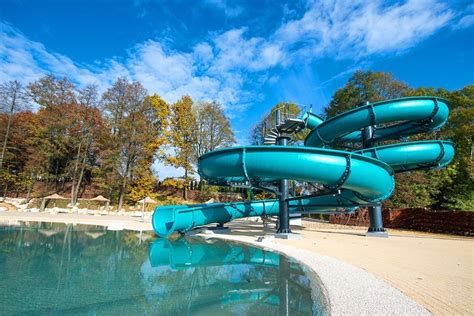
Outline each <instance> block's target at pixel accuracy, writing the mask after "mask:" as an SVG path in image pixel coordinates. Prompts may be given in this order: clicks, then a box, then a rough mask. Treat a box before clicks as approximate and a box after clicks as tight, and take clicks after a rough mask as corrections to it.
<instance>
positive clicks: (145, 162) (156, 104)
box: [128, 94, 170, 202]
mask: <svg viewBox="0 0 474 316" xmlns="http://www.w3.org/2000/svg"><path fill="white" fill-rule="evenodd" d="M144 102H145V105H146V108H149V109H150V110H151V112H150V115H151V117H150V118H149V122H150V127H149V131H148V132H147V133H149V134H150V136H152V137H150V138H149V140H148V142H147V143H146V144H145V147H144V151H143V155H142V157H140V159H139V160H138V162H137V168H136V171H135V173H134V175H133V179H132V183H131V185H130V191H129V195H128V197H129V200H131V201H133V202H137V201H138V200H141V199H143V198H144V197H146V196H153V195H154V194H153V191H154V189H155V186H156V177H155V176H154V174H153V172H152V165H153V162H154V161H155V158H157V157H163V155H164V154H165V152H164V149H163V148H164V147H163V145H165V144H166V143H167V141H168V127H169V116H170V107H169V105H168V103H166V102H165V101H164V100H163V99H162V98H161V97H160V96H159V95H157V94H154V95H152V96H147V97H146V98H145V100H144Z"/></svg>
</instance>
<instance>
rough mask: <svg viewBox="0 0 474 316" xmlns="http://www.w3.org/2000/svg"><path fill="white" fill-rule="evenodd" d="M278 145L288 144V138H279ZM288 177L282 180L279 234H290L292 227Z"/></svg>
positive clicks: (279, 205)
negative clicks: (288, 200)
mask: <svg viewBox="0 0 474 316" xmlns="http://www.w3.org/2000/svg"><path fill="white" fill-rule="evenodd" d="M278 145H280V146H287V145H288V138H286V137H281V138H279V139H278ZM287 199H288V179H282V180H280V196H279V197H278V207H279V212H278V222H279V225H278V231H277V233H278V234H289V233H291V229H290V214H289V210H288V202H287V201H286V200H287Z"/></svg>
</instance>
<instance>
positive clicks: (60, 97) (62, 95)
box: [28, 74, 76, 108]
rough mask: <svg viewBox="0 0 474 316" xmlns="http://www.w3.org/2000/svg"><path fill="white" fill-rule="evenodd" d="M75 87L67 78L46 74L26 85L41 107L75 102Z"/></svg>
mask: <svg viewBox="0 0 474 316" xmlns="http://www.w3.org/2000/svg"><path fill="white" fill-rule="evenodd" d="M74 90H75V87H74V85H73V84H72V83H71V81H69V79H67V78H63V79H57V78H56V77H54V76H53V75H51V74H50V75H47V76H44V77H42V78H40V79H39V80H37V81H35V82H32V83H30V84H29V85H28V91H29V94H30V96H31V98H32V99H33V101H34V102H36V103H37V104H38V105H40V106H41V107H45V108H47V107H50V106H53V105H61V104H74V103H76V94H75V91H74Z"/></svg>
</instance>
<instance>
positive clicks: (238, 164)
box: [152, 97, 455, 237]
mask: <svg viewBox="0 0 474 316" xmlns="http://www.w3.org/2000/svg"><path fill="white" fill-rule="evenodd" d="M448 113H449V111H448V106H447V102H446V101H445V100H443V99H440V98H434V97H414V98H402V99H395V100H390V101H384V102H378V103H373V104H369V105H365V106H362V107H359V108H356V109H354V110H351V111H348V112H345V113H343V114H340V115H338V116H335V117H334V118H331V119H329V120H327V121H323V120H322V119H321V118H319V117H318V116H316V115H314V114H312V113H305V114H304V115H303V120H304V121H305V124H306V127H307V128H310V129H311V132H310V133H309V135H308V136H307V138H306V139H305V146H306V147H298V146H246V147H233V148H226V149H221V150H216V151H213V152H210V153H207V154H205V155H203V156H201V157H200V159H199V174H200V176H201V177H202V178H204V179H206V180H207V181H209V182H210V183H211V184H217V185H231V184H236V183H246V184H250V185H252V186H253V187H257V188H258V187H259V186H261V184H262V183H264V184H268V183H274V182H275V181H278V180H281V179H290V180H296V181H308V182H317V183H319V184H321V185H323V186H324V187H325V188H326V190H325V194H324V195H322V196H309V197H305V196H301V197H298V198H291V199H289V200H288V204H289V210H290V212H318V213H323V212H330V211H338V210H343V209H345V210H353V209H355V208H357V207H359V206H366V205H371V204H373V203H376V202H380V201H383V200H385V199H387V198H389V197H390V195H391V194H392V193H393V190H394V186H395V182H394V173H395V172H404V171H411V170H419V169H431V168H441V167H444V166H446V165H447V164H449V162H450V161H451V160H452V158H453V156H454V152H455V150H454V144H453V143H451V142H449V141H416V142H406V143H399V144H392V145H385V146H379V147H372V148H367V149H361V150H358V151H354V152H349V151H340V150H334V149H326V148H313V147H319V146H328V145H329V144H332V143H333V142H335V141H338V142H360V141H361V132H360V129H362V128H364V127H366V126H372V125H374V124H379V127H378V128H377V129H376V130H375V133H374V137H375V139H377V140H386V139H393V138H396V137H397V135H398V136H403V137H406V136H409V135H413V134H416V133H419V132H423V131H432V130H436V129H439V128H440V127H441V126H442V125H443V124H444V123H445V122H446V121H447V117H448ZM388 123H392V124H391V125H387V124H388ZM380 124H382V125H380ZM383 124H385V125H383ZM278 206H279V205H278V200H262V201H252V202H239V203H215V204H208V205H206V204H204V205H180V206H164V207H157V208H156V209H155V212H154V214H153V218H152V224H153V228H154V230H155V232H156V233H157V234H158V235H159V236H162V237H166V236H168V235H170V234H171V233H173V232H175V231H177V232H186V231H188V230H190V229H192V228H193V227H195V226H202V225H206V224H209V223H225V222H228V221H231V220H233V219H236V218H242V217H249V216H261V215H277V214H278V211H279V207H278Z"/></svg>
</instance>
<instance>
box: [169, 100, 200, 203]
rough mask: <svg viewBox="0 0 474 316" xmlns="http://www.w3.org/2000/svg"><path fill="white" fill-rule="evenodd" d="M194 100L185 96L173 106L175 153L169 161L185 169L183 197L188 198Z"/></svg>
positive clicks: (192, 142)
mask: <svg viewBox="0 0 474 316" xmlns="http://www.w3.org/2000/svg"><path fill="white" fill-rule="evenodd" d="M192 107H193V100H192V99H191V97H189V96H183V97H182V98H181V99H180V100H178V101H177V102H176V103H174V104H173V105H172V106H171V110H172V114H171V125H170V127H171V133H170V143H171V145H172V147H173V150H174V154H172V155H168V157H167V162H168V163H169V164H171V165H173V166H174V167H176V168H183V169H184V181H185V185H184V188H183V198H184V199H185V200H186V199H187V197H188V196H187V187H188V180H189V179H188V175H189V173H192V164H193V161H194V153H193V144H194V143H195V141H196V139H195V136H196V134H195V132H194V129H195V128H196V117H195V115H194V112H193V111H192Z"/></svg>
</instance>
